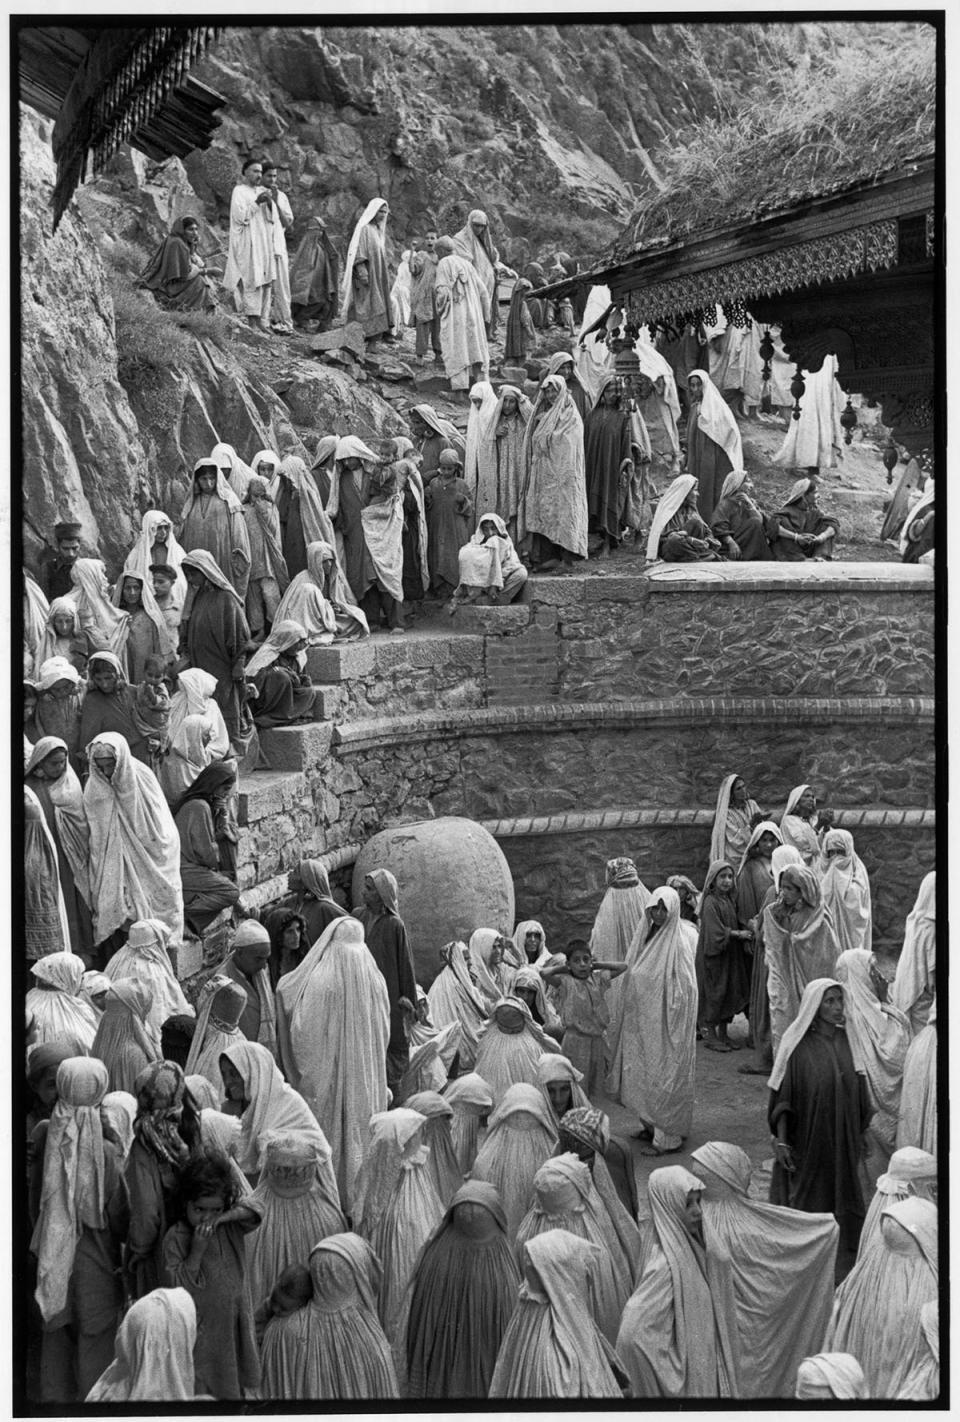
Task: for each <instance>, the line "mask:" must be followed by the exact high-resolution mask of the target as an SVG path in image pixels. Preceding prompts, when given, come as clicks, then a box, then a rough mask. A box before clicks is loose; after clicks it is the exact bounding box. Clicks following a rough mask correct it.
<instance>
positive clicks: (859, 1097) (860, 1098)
mask: <svg viewBox="0 0 960 1422" xmlns="http://www.w3.org/2000/svg"><path fill="white" fill-rule="evenodd" d="M871 1114H872V1109H871V1105H870V1096H869V1092H868V1090H867V1082H866V1078H865V1077H864V1076H863V1075H862V1074H861V1073H859V1072H857V1071H856V1070H855V1068H854V1065H853V1057H852V1055H851V1052H850V1044H849V1042H848V1041H847V1038H846V1035H845V1033H843V1032H836V1033H834V1035H833V1036H832V1037H828V1036H826V1035H825V1034H820V1033H817V1032H816V1031H810V1032H808V1033H807V1035H806V1036H805V1037H804V1038H803V1040H802V1041H801V1042H800V1043H798V1045H797V1048H796V1051H795V1052H794V1053H793V1055H792V1056H791V1057H790V1060H789V1061H788V1062H787V1069H786V1074H785V1076H784V1078H783V1081H782V1082H781V1084H780V1086H779V1088H778V1089H777V1090H776V1091H771V1093H770V1102H769V1106H768V1111H767V1117H768V1121H769V1125H770V1129H771V1131H772V1132H773V1134H774V1135H776V1133H777V1122H778V1120H779V1119H780V1117H781V1116H783V1115H786V1116H787V1117H788V1129H787V1142H788V1144H789V1145H790V1147H791V1149H792V1151H793V1157H794V1161H795V1164H796V1170H794V1171H793V1173H792V1174H791V1173H789V1172H788V1171H786V1170H784V1169H783V1167H782V1166H781V1165H779V1164H776V1163H775V1164H774V1167H773V1178H772V1180H771V1182H770V1203H771V1204H772V1205H789V1206H790V1208H791V1209H794V1210H806V1211H807V1212H808V1213H810V1214H817V1213H820V1212H823V1213H826V1214H832V1215H833V1216H834V1217H835V1218H836V1221H837V1223H838V1224H839V1226H840V1242H839V1245H838V1248H837V1277H838V1279H839V1278H842V1277H843V1275H844V1274H846V1273H847V1272H848V1271H849V1269H850V1267H851V1265H852V1264H853V1261H854V1258H855V1257H856V1252H857V1245H858V1243H859V1241H860V1231H861V1230H862V1228H863V1221H864V1215H865V1210H864V1204H863V1193H862V1191H861V1188H860V1174H859V1164H860V1141H861V1137H862V1135H863V1133H864V1131H865V1130H866V1128H867V1125H868V1123H869V1121H870V1116H871Z"/></svg>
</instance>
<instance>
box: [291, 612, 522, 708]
mask: <svg viewBox="0 0 960 1422" xmlns="http://www.w3.org/2000/svg"><path fill="white" fill-rule="evenodd" d="M478 611H481V610H479V609H478ZM482 612H484V613H496V614H500V615H501V616H500V618H499V623H500V625H501V626H503V627H504V628H506V627H509V626H510V625H512V624H513V623H515V622H516V621H517V616H518V614H519V617H520V618H521V619H522V618H523V616H524V615H525V614H526V615H527V616H529V613H528V612H527V610H526V609H513V608H486V609H482ZM503 614H508V616H507V617H505V618H504V617H503ZM451 620H453V619H451ZM456 620H457V622H458V624H459V625H458V630H457V631H456V632H453V631H448V630H447V628H446V627H443V628H439V629H438V628H418V629H417V631H415V632H408V633H407V634H406V635H405V636H403V637H393V636H390V635H389V634H386V633H378V634H375V635H374V636H372V637H369V638H366V639H365V640H364V641H362V642H343V643H340V644H339V645H338V644H333V645H332V646H325V647H311V648H310V649H309V650H308V652H307V672H308V675H309V676H310V678H311V680H312V681H313V682H314V683H315V684H316V685H318V686H323V687H329V688H331V689H336V690H339V692H340V697H341V699H340V700H339V701H336V698H334V697H333V696H331V698H330V700H329V702H328V700H327V698H326V697H324V702H323V705H324V710H325V711H326V708H327V706H328V705H329V707H330V708H331V710H330V715H331V717H332V719H333V720H335V721H338V722H342V721H345V720H352V719H354V718H355V717H358V716H359V717H368V716H371V715H382V714H383V713H384V711H385V710H386V709H388V708H389V709H390V711H391V713H392V714H394V715H400V714H402V713H403V712H404V711H411V712H412V711H426V710H436V709H440V710H457V709H460V708H471V707H478V706H482V705H483V696H484V648H485V638H484V633H485V632H486V631H487V628H486V625H485V624H482V623H481V621H480V620H478V619H474V620H473V621H472V622H471V623H470V625H469V628H468V626H467V625H466V623H463V624H460V619H459V614H458V616H457V619H456ZM487 620H488V621H489V619H487ZM490 625H493V624H492V623H491V624H490ZM461 628H462V630H461Z"/></svg>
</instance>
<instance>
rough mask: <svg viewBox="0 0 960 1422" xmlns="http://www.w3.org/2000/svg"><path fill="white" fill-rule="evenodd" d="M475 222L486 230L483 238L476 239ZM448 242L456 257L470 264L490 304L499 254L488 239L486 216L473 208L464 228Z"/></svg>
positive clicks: (495, 283) (495, 282)
mask: <svg viewBox="0 0 960 1422" xmlns="http://www.w3.org/2000/svg"><path fill="white" fill-rule="evenodd" d="M475 222H482V223H483V226H484V228H485V229H486V230H485V232H484V236H483V238H481V237H478V236H477V234H476V232H474V230H473V224H474V223H475ZM484 238H485V239H486V240H484ZM449 241H450V242H451V243H452V244H453V250H454V252H455V253H456V255H457V256H458V257H465V258H466V260H467V261H468V262H470V263H472V265H473V267H474V268H475V270H476V273H477V276H478V277H479V278H480V284H481V286H482V287H483V289H484V291H485V292H486V294H487V299H488V301H489V302H491V303H492V302H493V300H494V295H495V292H496V286H497V260H498V257H499V253H498V252H497V249H496V247H495V246H494V245H493V242H492V240H491V238H490V227H489V225H488V223H487V214H486V213H485V212H483V211H481V209H480V208H474V210H473V212H471V213H470V215H469V217H468V218H467V220H466V223H465V224H464V226H463V227H461V228H460V231H459V232H455V233H454V234H453V236H452V237H451V238H450V239H449Z"/></svg>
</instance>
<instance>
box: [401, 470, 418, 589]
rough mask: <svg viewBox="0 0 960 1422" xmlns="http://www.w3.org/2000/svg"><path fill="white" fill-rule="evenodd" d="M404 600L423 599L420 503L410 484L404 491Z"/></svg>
mask: <svg viewBox="0 0 960 1422" xmlns="http://www.w3.org/2000/svg"><path fill="white" fill-rule="evenodd" d="M403 600H404V602H422V601H423V568H422V565H421V563H420V505H419V503H418V501H417V497H416V495H415V494H414V492H413V490H412V489H411V488H410V486H409V485H408V486H407V487H406V488H405V489H404V491H403Z"/></svg>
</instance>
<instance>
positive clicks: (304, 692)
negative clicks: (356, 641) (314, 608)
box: [247, 618, 317, 729]
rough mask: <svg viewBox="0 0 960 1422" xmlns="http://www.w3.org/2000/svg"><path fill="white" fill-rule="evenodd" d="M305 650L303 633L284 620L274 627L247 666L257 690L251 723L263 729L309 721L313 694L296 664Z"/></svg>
mask: <svg viewBox="0 0 960 1422" xmlns="http://www.w3.org/2000/svg"><path fill="white" fill-rule="evenodd" d="M306 648H307V633H306V629H305V628H304V627H302V626H301V624H300V623H299V622H294V621H293V620H292V619H289V618H285V619H283V620H282V621H277V622H275V623H274V625H273V631H272V632H271V633H270V636H269V637H268V638H267V640H266V641H265V642H264V644H263V646H262V647H261V648H260V649H259V651H257V652H256V653H255V654H254V656H253V657H252V658H251V660H250V662H249V663H248V665H247V677H248V678H249V679H250V680H251V681H252V682H253V684H254V686H255V687H256V688H257V697H256V700H255V701H254V702H253V704H252V710H253V719H254V721H255V722H256V724H257V725H258V726H260V727H262V728H263V729H268V728H270V727H272V726H292V725H293V724H294V723H295V722H297V721H310V720H312V719H313V708H314V703H315V702H316V699H317V693H316V692H315V691H314V689H313V686H312V685H311V682H310V678H309V676H308V675H307V673H306V672H304V671H301V670H300V662H299V658H300V656H301V653H303V652H305V651H306Z"/></svg>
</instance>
